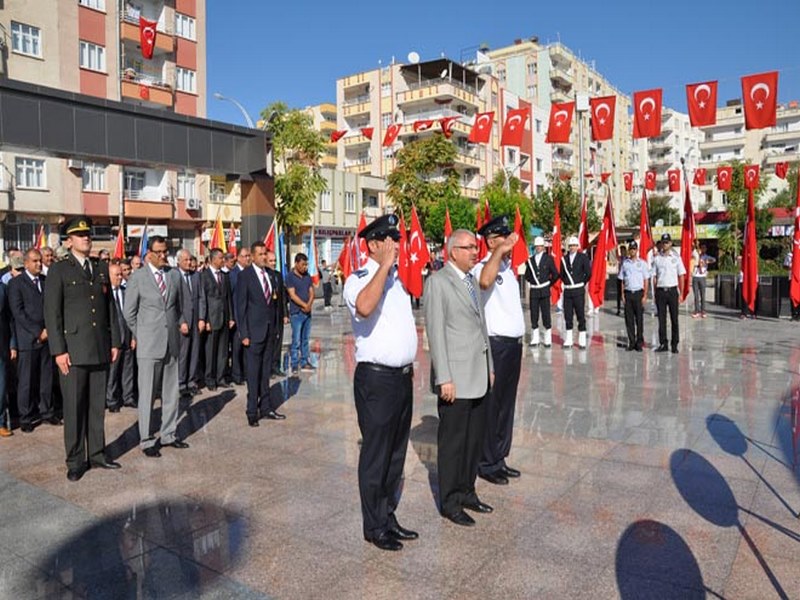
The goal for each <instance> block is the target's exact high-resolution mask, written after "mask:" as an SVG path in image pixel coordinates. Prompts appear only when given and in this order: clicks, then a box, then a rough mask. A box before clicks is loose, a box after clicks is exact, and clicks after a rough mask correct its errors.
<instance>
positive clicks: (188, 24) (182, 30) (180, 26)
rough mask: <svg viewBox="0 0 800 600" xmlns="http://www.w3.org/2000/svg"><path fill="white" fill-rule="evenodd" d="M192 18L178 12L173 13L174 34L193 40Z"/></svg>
mask: <svg viewBox="0 0 800 600" xmlns="http://www.w3.org/2000/svg"><path fill="white" fill-rule="evenodd" d="M194 23H195V22H194V19H193V18H192V17H189V16H187V15H182V14H181V13H179V12H176V13H175V35H177V36H179V37H182V38H186V39H187V40H195V39H197V38H196V37H195V33H194Z"/></svg>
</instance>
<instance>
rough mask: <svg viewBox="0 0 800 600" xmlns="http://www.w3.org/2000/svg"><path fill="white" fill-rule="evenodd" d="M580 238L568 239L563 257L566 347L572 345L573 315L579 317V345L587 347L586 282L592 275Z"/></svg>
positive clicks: (562, 276) (562, 274)
mask: <svg viewBox="0 0 800 600" xmlns="http://www.w3.org/2000/svg"><path fill="white" fill-rule="evenodd" d="M579 245H580V244H579V243H578V238H576V237H575V236H572V237H570V238H569V240H568V241H567V253H566V255H564V256H562V257H561V279H562V281H563V282H564V323H565V325H566V329H567V331H566V335H565V336H564V348H571V347H572V317H573V313H574V315H575V316H577V317H578V347H579V348H586V314H585V313H586V310H585V306H586V284H587V283H589V279H590V278H591V276H592V264H591V262H590V261H589V257H588V256H586V255H585V254H584V253H583V252H580V251H579V250H578V247H579Z"/></svg>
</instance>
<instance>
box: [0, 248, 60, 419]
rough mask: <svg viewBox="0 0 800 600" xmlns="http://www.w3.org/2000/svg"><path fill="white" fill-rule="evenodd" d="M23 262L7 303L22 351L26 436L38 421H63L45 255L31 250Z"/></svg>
mask: <svg viewBox="0 0 800 600" xmlns="http://www.w3.org/2000/svg"><path fill="white" fill-rule="evenodd" d="M24 260H25V270H24V271H23V272H22V274H21V275H20V276H19V277H14V278H13V279H11V281H9V282H8V299H9V305H10V306H11V315H12V316H13V317H14V331H15V333H16V338H17V348H18V350H19V358H18V359H17V406H18V408H19V424H20V429H21V430H22V431H23V432H25V433H30V432H31V431H33V428H34V423H35V422H36V421H37V420H38V419H39V418H41V419H42V421H44V422H45V423H49V424H51V425H60V424H61V419H59V418H58V417H57V416H56V414H55V409H54V407H53V358H52V357H51V356H50V349H49V347H48V345H47V328H46V327H45V322H44V296H43V294H44V288H45V279H46V278H45V276H44V275H42V254H41V252H39V251H38V250H36V249H35V248H31V249H30V250H28V251H27V252H26V253H25V258H24ZM37 408H38V410H37Z"/></svg>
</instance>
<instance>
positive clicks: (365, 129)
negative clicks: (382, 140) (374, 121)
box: [361, 127, 375, 140]
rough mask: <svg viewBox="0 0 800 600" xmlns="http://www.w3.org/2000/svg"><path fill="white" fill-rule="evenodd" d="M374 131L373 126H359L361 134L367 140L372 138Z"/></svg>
mask: <svg viewBox="0 0 800 600" xmlns="http://www.w3.org/2000/svg"><path fill="white" fill-rule="evenodd" d="M374 131H375V128H374V127H362V128H361V135H363V136H364V137H365V138H367V139H368V140H371V139H372V133H373V132H374Z"/></svg>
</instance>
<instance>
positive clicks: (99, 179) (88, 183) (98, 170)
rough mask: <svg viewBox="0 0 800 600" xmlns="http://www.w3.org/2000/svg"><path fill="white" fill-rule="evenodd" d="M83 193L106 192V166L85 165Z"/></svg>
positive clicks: (89, 163)
mask: <svg viewBox="0 0 800 600" xmlns="http://www.w3.org/2000/svg"><path fill="white" fill-rule="evenodd" d="M83 191H84V192H105V191H106V166H105V165H104V164H101V163H92V162H86V163H83Z"/></svg>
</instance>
